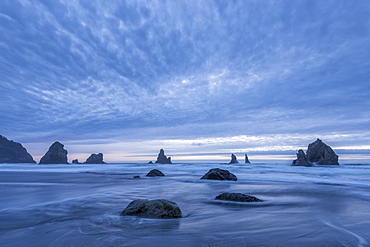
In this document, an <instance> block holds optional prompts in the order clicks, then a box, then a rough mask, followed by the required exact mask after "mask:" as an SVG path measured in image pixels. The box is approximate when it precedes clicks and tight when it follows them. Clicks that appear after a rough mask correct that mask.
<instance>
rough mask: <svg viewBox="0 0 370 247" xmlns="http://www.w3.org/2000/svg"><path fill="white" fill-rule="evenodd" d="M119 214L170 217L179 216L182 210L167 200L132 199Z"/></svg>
mask: <svg viewBox="0 0 370 247" xmlns="http://www.w3.org/2000/svg"><path fill="white" fill-rule="evenodd" d="M120 215H121V216H125V215H131V216H139V217H148V218H160V219H172V218H181V217H182V212H181V210H180V208H179V206H178V205H177V204H176V203H175V202H172V201H169V200H165V199H157V200H150V201H149V200H134V201H132V202H130V204H129V205H128V206H127V207H126V208H125V209H124V210H123V211H122V213H121V214H120Z"/></svg>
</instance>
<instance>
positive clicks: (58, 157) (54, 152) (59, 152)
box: [40, 142, 68, 164]
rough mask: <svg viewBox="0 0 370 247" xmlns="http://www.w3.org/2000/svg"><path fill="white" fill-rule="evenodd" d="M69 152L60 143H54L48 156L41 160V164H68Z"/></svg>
mask: <svg viewBox="0 0 370 247" xmlns="http://www.w3.org/2000/svg"><path fill="white" fill-rule="evenodd" d="M67 154H68V152H67V150H65V149H64V145H63V144H62V143H60V142H54V143H53V145H51V146H50V148H49V150H48V151H47V152H46V154H45V155H44V156H43V157H42V158H41V160H40V164H68V162H67Z"/></svg>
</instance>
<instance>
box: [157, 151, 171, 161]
mask: <svg viewBox="0 0 370 247" xmlns="http://www.w3.org/2000/svg"><path fill="white" fill-rule="evenodd" d="M155 163H159V164H172V162H171V157H168V158H167V157H166V155H164V150H163V149H161V150H159V154H158V157H157V161H156V162H155Z"/></svg>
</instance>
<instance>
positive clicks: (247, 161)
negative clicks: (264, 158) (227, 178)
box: [245, 154, 251, 164]
mask: <svg viewBox="0 0 370 247" xmlns="http://www.w3.org/2000/svg"><path fill="white" fill-rule="evenodd" d="M245 163H249V164H250V163H251V162H250V161H249V159H248V155H247V154H245Z"/></svg>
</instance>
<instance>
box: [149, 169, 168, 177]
mask: <svg viewBox="0 0 370 247" xmlns="http://www.w3.org/2000/svg"><path fill="white" fill-rule="evenodd" d="M146 176H147V177H163V176H164V174H163V173H162V172H161V171H160V170H158V169H153V170H151V171H150V172H148V174H146Z"/></svg>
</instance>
